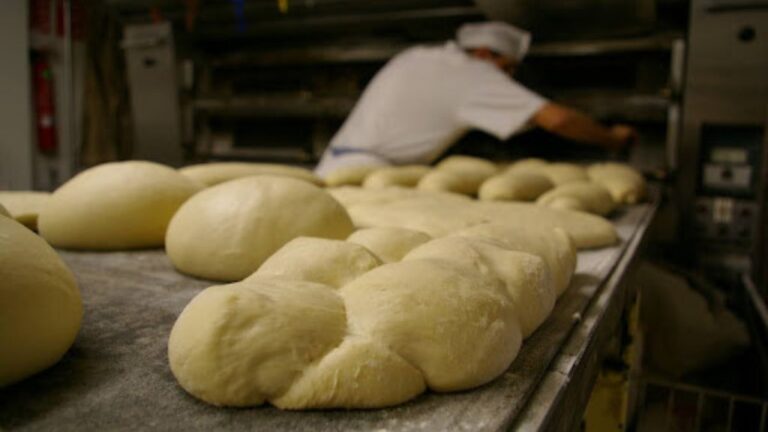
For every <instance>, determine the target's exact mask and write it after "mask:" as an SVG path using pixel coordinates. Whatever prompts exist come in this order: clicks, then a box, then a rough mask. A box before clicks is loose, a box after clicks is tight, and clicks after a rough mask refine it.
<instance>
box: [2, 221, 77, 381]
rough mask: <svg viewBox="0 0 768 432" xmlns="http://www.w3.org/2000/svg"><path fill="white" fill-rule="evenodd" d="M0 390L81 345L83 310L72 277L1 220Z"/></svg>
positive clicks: (43, 247) (35, 241)
mask: <svg viewBox="0 0 768 432" xmlns="http://www.w3.org/2000/svg"><path fill="white" fill-rule="evenodd" d="M0 280H2V281H3V283H2V284H0V353H2V354H0V387H3V386H5V385H8V384H11V383H14V382H16V381H20V380H22V379H24V378H26V377H28V376H30V375H32V374H35V373H37V372H40V371H42V370H43V369H46V368H48V367H49V366H51V365H53V364H54V363H56V362H57V361H59V359H60V358H61V356H62V355H64V353H65V352H66V351H67V350H68V349H69V347H70V346H71V345H72V342H73V341H74V340H75V336H76V335H77V332H78V330H79V329H80V321H81V319H82V315H83V307H82V303H81V301H80V291H79V290H78V288H77V284H76V282H75V278H74V276H73V275H72V272H70V271H69V269H68V268H67V267H66V265H65V264H64V262H63V261H62V260H61V259H60V258H59V256H58V255H57V254H56V252H55V251H54V250H53V249H52V248H51V247H50V246H49V245H48V244H47V243H46V242H44V241H43V240H42V239H41V238H40V237H38V236H37V235H35V234H34V233H33V232H32V231H30V230H29V229H27V228H25V227H24V226H23V225H21V224H20V223H18V222H16V221H14V220H13V219H10V218H8V217H4V216H0Z"/></svg>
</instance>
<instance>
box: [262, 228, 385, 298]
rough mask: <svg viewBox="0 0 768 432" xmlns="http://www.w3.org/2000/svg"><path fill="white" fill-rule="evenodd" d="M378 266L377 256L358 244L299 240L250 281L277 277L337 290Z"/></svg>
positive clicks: (266, 264) (286, 248)
mask: <svg viewBox="0 0 768 432" xmlns="http://www.w3.org/2000/svg"><path fill="white" fill-rule="evenodd" d="M380 264H381V261H379V259H378V258H376V256H374V255H373V254H372V253H371V252H370V251H369V250H368V249H366V248H364V247H362V246H360V245H358V244H354V243H350V242H345V241H341V240H328V239H320V238H314V237H299V238H295V239H293V240H291V241H290V242H288V243H287V244H286V245H285V246H283V247H282V248H280V250H278V251H277V252H275V254H274V255H272V256H271V257H269V258H267V260H266V261H264V264H262V265H261V267H259V269H258V270H257V271H256V273H254V274H253V275H251V276H250V277H251V278H254V277H263V276H276V277H283V278H286V279H298V280H303V281H308V282H317V283H321V284H325V285H329V286H332V287H334V288H340V287H341V286H343V285H345V284H346V283H348V282H350V281H352V280H353V279H355V278H356V277H358V276H360V275H362V274H363V273H365V272H367V271H369V270H371V269H373V268H374V267H378V266H379V265H380Z"/></svg>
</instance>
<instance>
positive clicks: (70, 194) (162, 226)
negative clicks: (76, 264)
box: [38, 161, 201, 250]
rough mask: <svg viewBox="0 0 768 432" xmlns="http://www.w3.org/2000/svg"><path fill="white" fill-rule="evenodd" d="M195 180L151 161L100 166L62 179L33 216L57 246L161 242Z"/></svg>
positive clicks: (107, 246)
mask: <svg viewBox="0 0 768 432" xmlns="http://www.w3.org/2000/svg"><path fill="white" fill-rule="evenodd" d="M200 187H201V186H200V185H199V184H198V183H197V182H195V181H193V180H190V179H188V178H187V177H184V176H183V175H181V174H179V173H178V172H177V171H176V170H175V169H172V168H169V167H167V166H164V165H160V164H157V163H153V162H144V161H128V162H112V163H106V164H103V165H99V166H96V167H93V168H90V169H88V170H85V171H83V172H81V173H80V174H78V175H76V176H75V177H74V178H72V179H71V180H69V181H68V182H66V183H64V185H62V186H61V187H60V188H58V189H57V190H56V191H55V192H54V193H53V194H52V195H51V197H50V200H49V201H48V203H47V204H46V205H45V207H44V208H43V209H42V210H41V211H40V216H39V217H38V229H39V231H40V235H41V236H43V238H45V240H47V241H48V243H50V244H52V245H53V246H56V247H61V248H69V249H97V250H121V249H135V248H149V247H158V246H162V245H163V240H164V238H165V231H166V228H167V227H168V222H169V221H170V220H171V217H172V216H173V214H174V213H176V210H178V208H179V207H180V206H181V204H182V203H184V201H186V200H187V199H188V198H189V197H191V196H192V195H193V194H195V193H197V191H198V190H200Z"/></svg>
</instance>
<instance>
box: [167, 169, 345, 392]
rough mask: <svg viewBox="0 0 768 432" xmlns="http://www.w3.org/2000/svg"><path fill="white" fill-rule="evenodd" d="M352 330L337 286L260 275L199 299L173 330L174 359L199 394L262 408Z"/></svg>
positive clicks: (174, 367)
mask: <svg viewBox="0 0 768 432" xmlns="http://www.w3.org/2000/svg"><path fill="white" fill-rule="evenodd" d="M295 181H297V180H295ZM346 329H347V325H346V317H345V314H344V304H343V302H342V299H341V297H339V296H338V295H337V294H336V293H335V292H334V291H333V290H332V289H331V288H330V287H327V286H324V285H320V284H316V283H311V282H304V281H297V280H286V279H278V278H252V279H248V280H245V281H242V282H238V283H233V284H229V285H222V286H216V287H211V288H208V289H206V290H204V291H202V292H201V293H200V294H198V295H197V296H196V297H195V298H194V299H192V301H191V302H190V303H189V304H188V305H187V306H186V307H185V308H184V311H183V312H182V313H181V315H180V316H179V318H178V320H176V323H175V324H174V326H173V330H172V331H171V336H170V338H169V340H168V359H169V363H170V366H171V372H173V375H174V376H175V377H176V379H177V380H178V381H179V384H181V386H182V387H183V388H184V389H185V390H187V391H188V392H190V393H192V394H193V395H195V396H196V397H198V398H200V399H202V400H204V401H206V402H208V403H211V404H214V405H227V406H249V405H260V404H262V403H264V401H265V400H267V399H271V398H276V397H278V396H280V395H282V394H283V393H285V392H286V391H287V390H288V388H289V386H290V385H291V383H292V382H293V381H294V380H295V379H296V378H298V377H299V375H300V374H301V372H302V371H303V370H304V369H306V368H307V367H309V366H310V365H311V364H312V363H313V362H314V361H316V360H319V359H320V358H322V357H323V356H324V355H325V354H327V353H328V352H329V351H330V350H331V349H333V348H334V347H336V346H338V345H339V344H341V342H342V340H343V339H344V336H345V334H346Z"/></svg>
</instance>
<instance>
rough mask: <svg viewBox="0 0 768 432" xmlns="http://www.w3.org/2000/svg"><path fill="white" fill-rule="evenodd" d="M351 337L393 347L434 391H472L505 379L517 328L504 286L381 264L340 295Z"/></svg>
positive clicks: (455, 269) (445, 271) (432, 266)
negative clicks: (421, 375) (504, 374)
mask: <svg viewBox="0 0 768 432" xmlns="http://www.w3.org/2000/svg"><path fill="white" fill-rule="evenodd" d="M339 293H340V294H341V295H342V297H344V304H345V306H346V308H347V316H348V320H349V325H350V328H351V330H352V333H354V334H365V335H368V336H369V337H370V338H371V339H372V340H375V341H378V342H380V343H382V344H385V345H387V346H389V347H390V349H392V350H393V351H394V352H396V353H397V354H399V355H400V356H401V357H402V358H404V359H405V360H406V361H407V362H408V363H410V364H412V365H413V366H415V367H416V368H418V369H419V370H421V372H422V373H423V374H424V377H425V380H426V382H427V385H428V386H429V388H430V389H432V390H436V391H455V390H463V389H469V388H472V387H476V386H479V385H481V384H484V383H486V382H488V381H490V380H492V379H494V378H496V377H497V376H499V375H500V374H501V373H503V372H504V371H505V370H506V369H507V368H508V367H509V365H510V363H511V362H512V360H514V359H515V357H516V356H517V352H518V351H519V349H520V344H521V340H522V338H521V334H520V327H519V325H518V322H517V317H515V314H514V309H513V307H512V303H511V302H510V301H509V299H508V298H507V294H506V291H505V290H504V286H503V284H502V282H501V281H500V280H499V279H498V278H496V277H493V276H489V275H484V274H482V273H480V272H478V271H477V270H475V269H473V268H471V267H464V266H461V265H457V264H456V263H453V262H447V261H440V260H413V261H401V262H397V263H392V264H385V265H383V266H381V267H377V268H375V269H373V270H372V271H370V272H368V273H366V274H365V275H363V276H360V277H359V278H357V279H355V280H354V281H352V282H351V283H350V284H348V285H346V286H344V287H343V288H341V290H339Z"/></svg>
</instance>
